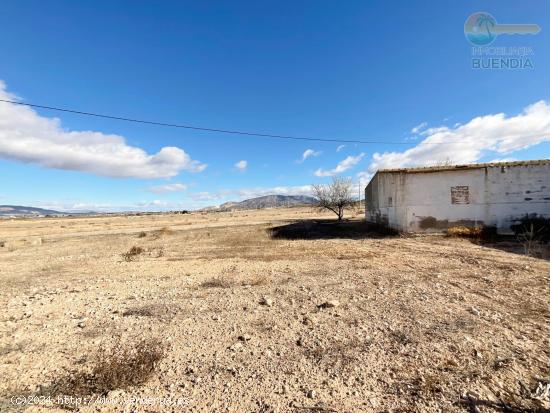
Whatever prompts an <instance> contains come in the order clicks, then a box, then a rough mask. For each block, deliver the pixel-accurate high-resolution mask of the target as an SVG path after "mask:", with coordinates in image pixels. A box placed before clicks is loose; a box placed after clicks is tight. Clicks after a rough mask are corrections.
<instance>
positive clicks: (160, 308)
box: [122, 303, 179, 319]
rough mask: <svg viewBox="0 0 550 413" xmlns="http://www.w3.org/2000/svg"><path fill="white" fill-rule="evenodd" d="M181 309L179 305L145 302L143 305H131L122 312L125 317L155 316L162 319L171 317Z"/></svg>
mask: <svg viewBox="0 0 550 413" xmlns="http://www.w3.org/2000/svg"><path fill="white" fill-rule="evenodd" d="M178 311H179V307H177V306H173V305H167V304H157V303H155V304H145V305H142V306H136V307H130V308H128V309H126V310H124V311H123V312H122V316H123V317H155V318H160V319H171V318H173V317H174V316H175V315H176V314H177V313H178Z"/></svg>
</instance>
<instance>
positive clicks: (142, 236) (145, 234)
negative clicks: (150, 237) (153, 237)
mask: <svg viewBox="0 0 550 413" xmlns="http://www.w3.org/2000/svg"><path fill="white" fill-rule="evenodd" d="M146 236H147V233H146V232H145V231H141V232H140V233H139V234H138V238H145V237H146Z"/></svg>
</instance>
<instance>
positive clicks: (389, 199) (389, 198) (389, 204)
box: [388, 196, 393, 206]
mask: <svg viewBox="0 0 550 413" xmlns="http://www.w3.org/2000/svg"><path fill="white" fill-rule="evenodd" d="M388 206H393V199H392V197H391V196H389V197H388Z"/></svg>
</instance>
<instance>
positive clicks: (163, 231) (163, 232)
mask: <svg viewBox="0 0 550 413" xmlns="http://www.w3.org/2000/svg"><path fill="white" fill-rule="evenodd" d="M173 234H174V230H173V229H172V228H170V227H162V228H161V229H160V230H159V235H173Z"/></svg>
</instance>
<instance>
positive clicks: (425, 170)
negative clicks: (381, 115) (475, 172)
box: [377, 159, 550, 173]
mask: <svg viewBox="0 0 550 413" xmlns="http://www.w3.org/2000/svg"><path fill="white" fill-rule="evenodd" d="M531 165H550V159H539V160H533V161H512V162H488V163H471V164H464V165H440V166H423V167H418V168H394V169H379V170H378V171H377V173H394V172H399V173H428V172H441V171H462V170H464V169H481V168H500V167H502V166H506V167H508V166H531Z"/></svg>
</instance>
